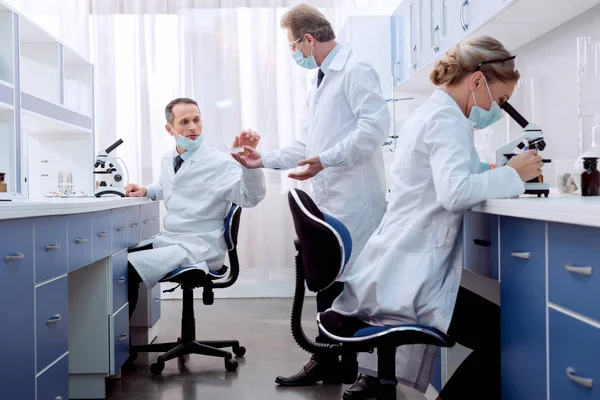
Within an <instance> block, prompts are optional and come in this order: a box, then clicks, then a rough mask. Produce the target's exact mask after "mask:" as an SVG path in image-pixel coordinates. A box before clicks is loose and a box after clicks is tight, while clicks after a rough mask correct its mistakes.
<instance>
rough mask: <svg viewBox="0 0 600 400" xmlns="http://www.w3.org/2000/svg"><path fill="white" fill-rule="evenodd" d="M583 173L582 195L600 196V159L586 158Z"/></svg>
mask: <svg viewBox="0 0 600 400" xmlns="http://www.w3.org/2000/svg"><path fill="white" fill-rule="evenodd" d="M583 168H584V170H583V172H582V174H581V195H582V196H598V195H600V171H598V157H585V158H584V159H583Z"/></svg>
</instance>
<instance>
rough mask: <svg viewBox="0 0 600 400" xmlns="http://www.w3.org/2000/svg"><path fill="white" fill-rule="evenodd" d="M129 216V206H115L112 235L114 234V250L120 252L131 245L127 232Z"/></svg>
mask: <svg viewBox="0 0 600 400" xmlns="http://www.w3.org/2000/svg"><path fill="white" fill-rule="evenodd" d="M127 227H128V216H127V208H126V207H123V208H115V209H113V210H112V235H113V252H118V251H121V250H123V249H126V248H127V247H129V246H128V245H127V244H128V238H127V232H128V229H127Z"/></svg>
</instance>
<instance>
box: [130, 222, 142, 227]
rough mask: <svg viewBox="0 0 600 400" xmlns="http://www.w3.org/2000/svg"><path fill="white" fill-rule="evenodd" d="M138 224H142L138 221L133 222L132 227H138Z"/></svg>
mask: <svg viewBox="0 0 600 400" xmlns="http://www.w3.org/2000/svg"><path fill="white" fill-rule="evenodd" d="M138 226H140V224H138V223H137V222H134V223H133V224H131V227H132V228H136V227H138Z"/></svg>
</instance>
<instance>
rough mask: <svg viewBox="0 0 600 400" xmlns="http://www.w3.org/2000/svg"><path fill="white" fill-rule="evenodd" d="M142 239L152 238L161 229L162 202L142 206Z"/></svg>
mask: <svg viewBox="0 0 600 400" xmlns="http://www.w3.org/2000/svg"><path fill="white" fill-rule="evenodd" d="M141 225H142V240H147V239H151V238H152V237H154V236H155V235H156V234H157V233H158V232H159V231H160V203H159V202H158V201H156V202H153V203H148V204H144V205H142V206H141Z"/></svg>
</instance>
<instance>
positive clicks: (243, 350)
mask: <svg viewBox="0 0 600 400" xmlns="http://www.w3.org/2000/svg"><path fill="white" fill-rule="evenodd" d="M233 354H235V356H236V357H244V355H245V354H246V348H245V347H244V346H238V347H234V348H233Z"/></svg>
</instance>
